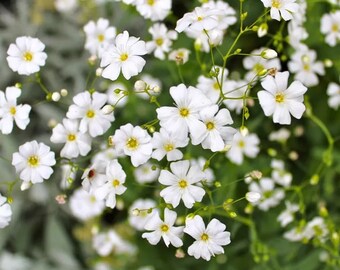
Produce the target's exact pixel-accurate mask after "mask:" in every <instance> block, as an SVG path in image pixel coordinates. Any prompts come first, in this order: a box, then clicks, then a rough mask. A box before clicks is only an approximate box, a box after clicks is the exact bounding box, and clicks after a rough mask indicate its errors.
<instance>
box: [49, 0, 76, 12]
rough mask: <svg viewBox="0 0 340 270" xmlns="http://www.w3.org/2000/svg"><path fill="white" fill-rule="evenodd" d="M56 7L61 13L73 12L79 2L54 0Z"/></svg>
mask: <svg viewBox="0 0 340 270" xmlns="http://www.w3.org/2000/svg"><path fill="white" fill-rule="evenodd" d="M54 6H55V8H56V10H58V11H59V12H72V11H74V10H75V9H76V8H77V7H78V0H54Z"/></svg>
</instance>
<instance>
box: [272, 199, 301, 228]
mask: <svg viewBox="0 0 340 270" xmlns="http://www.w3.org/2000/svg"><path fill="white" fill-rule="evenodd" d="M285 204H286V209H285V210H284V211H282V212H281V214H280V215H279V216H278V217H277V221H279V222H280V224H281V227H286V226H287V225H288V224H289V223H291V222H292V221H293V220H294V213H296V212H297V211H299V205H297V204H295V203H290V202H289V201H286V202H285Z"/></svg>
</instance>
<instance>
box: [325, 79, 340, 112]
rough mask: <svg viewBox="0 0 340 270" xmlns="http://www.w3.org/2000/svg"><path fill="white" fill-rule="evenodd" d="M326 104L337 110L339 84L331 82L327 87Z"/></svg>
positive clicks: (338, 104) (339, 103)
mask: <svg viewBox="0 0 340 270" xmlns="http://www.w3.org/2000/svg"><path fill="white" fill-rule="evenodd" d="M327 95H328V96H329V98H328V106H329V107H331V108H333V109H335V110H337V109H338V108H339V106H340V85H338V84H336V83H334V82H331V83H330V84H329V85H328V87H327Z"/></svg>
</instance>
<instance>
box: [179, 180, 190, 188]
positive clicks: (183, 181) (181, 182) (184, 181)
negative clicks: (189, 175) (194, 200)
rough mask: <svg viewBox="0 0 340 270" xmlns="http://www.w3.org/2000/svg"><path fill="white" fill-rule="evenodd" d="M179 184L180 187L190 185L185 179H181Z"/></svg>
mask: <svg viewBox="0 0 340 270" xmlns="http://www.w3.org/2000/svg"><path fill="white" fill-rule="evenodd" d="M178 185H179V187H180V188H186V187H187V186H188V183H187V181H186V180H185V179H181V180H180V181H179V182H178Z"/></svg>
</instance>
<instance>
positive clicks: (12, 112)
mask: <svg viewBox="0 0 340 270" xmlns="http://www.w3.org/2000/svg"><path fill="white" fill-rule="evenodd" d="M9 112H10V114H11V115H15V114H16V112H17V109H16V108H15V107H14V106H13V107H11V108H10V109H9Z"/></svg>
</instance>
